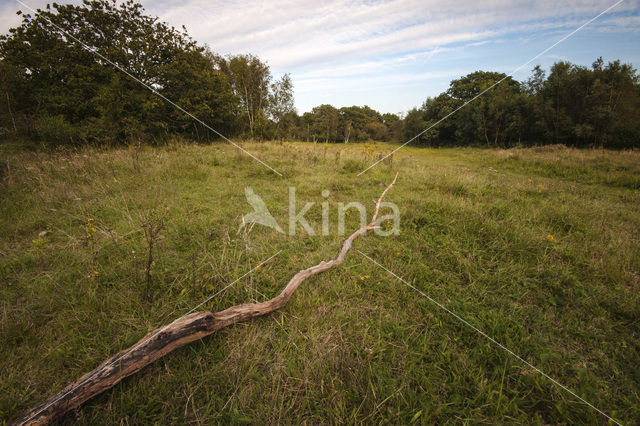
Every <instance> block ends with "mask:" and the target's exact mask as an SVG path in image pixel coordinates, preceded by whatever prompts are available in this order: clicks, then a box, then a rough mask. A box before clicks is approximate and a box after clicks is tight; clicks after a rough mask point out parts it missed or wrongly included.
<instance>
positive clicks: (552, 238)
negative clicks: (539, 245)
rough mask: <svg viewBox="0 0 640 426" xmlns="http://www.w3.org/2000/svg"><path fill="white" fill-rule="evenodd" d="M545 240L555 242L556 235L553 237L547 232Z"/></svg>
mask: <svg viewBox="0 0 640 426" xmlns="http://www.w3.org/2000/svg"><path fill="white" fill-rule="evenodd" d="M547 240H548V241H549V242H551V243H555V242H556V237H554V236H553V235H551V234H547Z"/></svg>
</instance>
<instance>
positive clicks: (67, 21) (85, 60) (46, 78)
mask: <svg viewBox="0 0 640 426" xmlns="http://www.w3.org/2000/svg"><path fill="white" fill-rule="evenodd" d="M60 29H62V30H63V31H64V32H63V31H61V30H60ZM65 33H66V34H72V35H73V37H75V38H77V39H79V40H81V41H82V42H83V43H85V44H86V45H88V46H91V47H92V48H95V49H96V51H98V52H99V53H100V54H101V55H103V56H104V57H106V58H108V59H109V61H111V62H113V63H115V64H117V65H118V66H119V67H120V68H122V69H124V70H126V71H127V72H128V73H130V74H131V75H133V76H134V77H135V79H137V80H140V81H141V82H143V83H144V84H146V85H148V86H150V87H153V88H154V89H155V90H157V91H158V92H159V93H161V94H163V95H166V96H168V97H169V98H170V99H173V100H174V101H177V100H178V99H177V98H178V97H179V96H178V94H179V93H186V92H189V93H192V94H194V95H195V93H196V91H197V90H199V89H200V88H203V87H204V88H206V89H205V91H204V93H202V94H201V98H200V99H199V100H196V101H193V100H192V101H191V103H190V105H189V107H190V108H194V109H196V110H198V112H200V113H205V115H206V117H204V118H205V119H213V118H214V117H224V118H226V117H228V116H229V114H230V113H231V111H232V110H231V109H230V104H231V103H232V102H231V101H232V93H231V91H230V88H229V87H230V86H229V83H228V82H227V81H226V80H225V79H224V78H223V76H222V75H217V74H214V71H215V70H214V68H213V65H212V63H211V61H209V60H207V56H206V55H207V52H206V51H205V49H204V48H203V47H199V46H197V44H196V43H195V42H194V41H193V40H192V39H191V38H190V37H189V36H188V35H187V34H186V32H185V31H184V30H183V31H178V30H176V29H175V28H173V27H169V26H168V25H167V24H165V23H162V22H159V21H158V20H157V18H154V17H150V16H147V15H146V14H145V13H144V9H143V7H142V6H141V5H140V4H138V3H135V2H133V1H132V0H128V1H125V2H123V3H117V2H116V1H115V0H112V1H107V0H92V1H89V0H85V1H84V2H83V3H82V4H81V5H78V6H76V5H71V4H69V5H58V4H55V3H54V4H53V7H52V8H51V7H47V9H45V10H38V11H37V12H35V14H34V15H33V16H31V15H29V14H26V15H23V21H22V24H21V25H20V26H19V27H18V28H13V29H11V30H10V31H9V34H8V35H4V36H2V37H0V63H2V66H3V68H5V69H8V70H11V75H13V76H14V77H15V79H17V81H18V82H19V85H20V92H21V94H20V96H19V97H18V96H16V94H15V93H14V91H12V90H10V89H9V88H8V87H4V89H5V97H7V96H8V97H9V100H10V102H9V105H11V106H12V107H15V108H14V109H15V110H16V112H14V111H13V109H12V113H14V114H17V113H19V114H22V115H24V117H25V118H24V119H22V120H16V123H17V125H18V124H20V125H21V126H22V129H20V130H21V131H23V132H24V133H28V134H33V133H34V132H35V133H39V134H40V136H41V137H43V136H45V135H47V134H51V132H44V130H46V129H50V128H51V127H52V125H54V126H53V127H55V125H56V123H57V124H59V125H60V126H59V127H64V128H68V129H69V132H68V133H69V134H67V135H64V138H61V139H64V140H65V141H70V142H81V141H96V140H97V141H102V142H122V141H126V140H127V139H128V138H130V137H138V136H146V135H150V136H152V137H162V136H163V135H165V134H168V133H169V132H179V131H186V129H187V126H185V120H186V119H185V117H184V116H180V117H178V115H180V114H182V113H179V114H176V112H175V109H174V108H173V107H172V106H170V105H168V104H166V103H165V102H164V101H162V100H161V99H159V98H158V97H157V96H155V95H154V94H153V93H151V91H150V90H149V89H148V88H145V87H144V86H143V85H141V84H140V83H139V82H138V81H136V80H134V79H132V78H130V77H129V76H126V75H125V74H124V73H122V72H121V71H119V70H117V69H116V68H115V67H113V66H112V65H111V64H109V63H107V62H106V61H104V60H102V59H100V58H97V57H96V56H94V55H93V54H92V53H91V52H89V51H87V50H86V49H85V48H83V46H81V45H80V43H78V42H77V41H76V40H74V39H73V38H72V37H69V36H68V35H66V34H65ZM12 78H13V77H12ZM4 80H6V79H4ZM6 84H8V83H5V84H3V86H6ZM178 87H179V88H180V90H176V88H178ZM212 90H213V91H214V92H215V93H213V92H211V91H212ZM182 101H183V102H186V99H184V98H183V99H182ZM196 104H197V105H196ZM204 104H207V105H206V106H205V105H204ZM207 108H208V109H209V111H206V110H207ZM213 111H215V114H213V113H212V112H213ZM206 113H208V114H206ZM214 122H215V120H214ZM3 124H4V123H3ZM215 124H217V125H222V124H223V123H222V121H218V122H216V123H215ZM17 125H16V127H17ZM59 142H61V141H59Z"/></svg>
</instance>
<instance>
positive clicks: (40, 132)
mask: <svg viewBox="0 0 640 426" xmlns="http://www.w3.org/2000/svg"><path fill="white" fill-rule="evenodd" d="M35 130H36V135H37V136H38V139H39V140H40V141H41V142H44V143H45V144H51V145H59V144H72V143H73V142H74V140H76V139H77V131H76V128H75V127H74V126H73V125H72V124H71V123H69V122H68V121H67V120H65V118H64V117H63V116H62V115H55V116H49V115H44V116H42V117H39V118H38V119H37V120H36V123H35Z"/></svg>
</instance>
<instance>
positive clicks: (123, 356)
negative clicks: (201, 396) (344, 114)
mask: <svg viewBox="0 0 640 426" xmlns="http://www.w3.org/2000/svg"><path fill="white" fill-rule="evenodd" d="M397 178H398V174H397V173H396V175H395V177H394V179H393V182H391V184H389V186H387V187H386V189H385V190H384V191H383V192H382V194H381V195H380V198H379V199H378V202H377V203H376V206H375V211H374V213H373V217H372V219H371V222H370V223H369V224H368V225H366V226H363V227H362V228H360V229H358V230H357V231H355V232H354V233H353V234H351V235H350V236H349V237H348V238H347V239H346V240H345V241H344V243H343V244H342V249H341V250H340V252H339V253H338V256H337V257H336V258H335V259H333V260H330V261H328V262H325V261H322V262H320V263H319V264H317V265H315V266H312V267H310V268H307V269H303V270H301V271H300V272H298V273H297V274H295V275H294V276H293V278H291V280H290V281H289V283H288V284H287V285H286V287H285V288H284V289H283V290H282V292H281V293H280V294H278V295H277V296H275V297H274V298H273V299H270V300H267V301H266V302H261V303H247V304H242V305H236V306H232V307H230V308H228V309H225V310H224V311H220V312H215V313H214V312H208V311H205V312H194V313H192V314H187V315H185V316H182V317H180V318H178V319H177V320H175V321H173V322H172V323H171V324H168V325H165V326H163V327H160V328H158V329H156V330H154V331H152V332H150V333H149V334H147V335H146V336H145V337H143V338H142V339H141V340H140V341H138V343H136V344H135V345H133V346H131V347H130V348H128V349H125V350H123V351H122V352H120V353H118V354H116V355H114V356H113V357H111V358H109V359H107V360H106V361H104V362H103V363H102V364H100V366H98V367H97V368H96V369H95V370H93V371H91V372H89V373H87V374H85V375H84V376H82V377H80V378H79V379H78V380H77V381H75V382H73V383H71V384H70V385H69V386H67V387H66V388H64V389H63V390H62V391H60V392H59V393H58V394H57V395H55V396H53V397H51V398H49V399H48V400H46V401H45V402H43V403H42V404H40V405H38V406H37V407H35V408H33V409H31V410H29V411H27V412H26V413H24V414H22V415H21V416H20V417H18V418H16V419H14V421H13V423H12V424H16V425H24V424H30V425H31V424H48V423H51V422H52V421H54V420H55V419H57V418H59V417H60V416H62V415H64V414H65V413H67V412H69V411H70V410H73V409H75V408H77V407H79V406H80V405H82V404H83V403H84V402H86V401H88V400H89V399H91V398H93V397H94V396H96V395H99V394H100V393H102V392H104V391H106V390H107V389H110V388H112V387H113V386H115V385H116V384H117V383H118V382H120V381H121V380H122V379H124V378H125V377H128V376H130V375H132V374H134V373H135V372H137V371H139V370H140V369H142V368H143V367H145V366H146V365H148V364H151V363H152V362H154V361H155V360H157V359H159V358H161V357H163V356H164V355H166V354H168V353H169V352H171V351H173V350H174V349H177V348H179V347H181V346H184V345H186V344H188V343H191V342H193V341H195V340H198V339H202V338H203V337H205V336H208V335H210V334H212V333H215V332H216V331H218V330H220V329H221V328H224V327H226V326H228V325H231V324H234V323H237V322H240V321H246V320H248V319H250V318H254V317H257V316H261V315H265V314H268V313H269V312H273V311H275V310H277V309H280V308H281V307H283V306H284V305H286V304H287V302H288V301H289V299H290V298H291V296H292V295H293V293H294V292H295V291H296V289H297V288H298V286H299V285H300V284H301V283H302V282H303V281H304V280H306V279H307V278H309V277H311V276H313V275H316V274H319V273H321V272H324V271H326V270H328V269H331V268H333V267H334V266H337V265H339V264H341V263H342V262H344V259H345V256H346V254H347V252H348V251H349V249H350V248H351V245H352V243H353V241H354V240H355V239H356V238H357V237H358V236H360V235H362V234H364V233H365V232H367V231H370V230H373V229H375V228H376V227H377V225H376V220H377V218H378V210H379V209H380V203H381V202H382V199H383V198H384V196H385V195H386V193H387V191H389V189H391V187H392V186H393V185H394V184H395V182H396V179H397Z"/></svg>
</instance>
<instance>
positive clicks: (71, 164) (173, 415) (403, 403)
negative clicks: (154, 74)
mask: <svg viewBox="0 0 640 426" xmlns="http://www.w3.org/2000/svg"><path fill="white" fill-rule="evenodd" d="M246 148H247V149H248V150H249V151H250V152H252V153H254V154H255V155H257V156H258V157H259V158H261V159H263V160H265V161H266V162H268V163H269V164H270V165H271V166H273V167H275V169H276V170H278V171H280V172H281V173H282V174H283V175H284V177H282V178H280V177H278V176H276V175H274V174H273V173H271V172H270V171H269V170H268V169H266V168H265V167H263V166H261V165H260V164H259V163H257V162H255V161H254V160H252V159H251V158H249V157H248V156H246V155H243V154H241V153H239V151H238V150H237V149H235V148H234V147H232V146H229V145H222V144H214V145H210V146H199V145H193V144H184V143H180V142H176V143H172V144H170V145H167V146H165V147H158V148H150V147H143V148H142V149H141V150H140V151H139V152H136V151H135V150H134V149H128V148H123V149H118V150H97V149H89V148H87V149H82V150H77V151H60V152H54V153H35V152H25V151H20V150H15V149H10V148H9V147H8V146H3V147H0V149H2V158H3V160H2V164H0V166H2V167H0V170H2V182H1V183H0V195H1V197H0V212H1V214H0V230H1V232H0V341H1V342H2V345H0V371H2V374H1V375H0V420H1V421H3V422H7V421H8V420H9V419H10V418H11V417H12V416H13V415H15V414H17V413H19V412H21V411H23V410H25V409H28V408H30V407H32V406H34V405H36V404H37V403H39V402H41V401H42V400H44V399H45V398H47V397H49V396H51V395H52V394H53V393H55V392H57V391H58V390H60V389H61V388H62V387H64V386H65V385H67V384H68V383H69V382H71V381H73V380H75V379H76V378H78V377H79V376H80V375H82V374H83V373H84V372H86V371H88V370H91V369H93V368H94V367H96V366H97V365H98V364H99V363H100V362H102V361H103V360H104V359H106V358H107V357H109V356H111V355H113V354H114V353H116V352H117V351H119V350H121V349H124V348H126V347H128V346H130V345H131V344H133V343H134V342H136V341H137V340H138V339H139V338H141V337H142V336H143V335H144V334H145V333H147V332H148V331H150V330H152V329H154V328H156V327H158V326H160V325H162V324H166V323H168V322H170V321H171V320H173V319H174V318H177V317H179V316H180V315H182V314H184V313H186V312H187V311H189V310H190V309H191V308H192V307H193V306H195V305H196V304H198V303H199V302H200V301H202V300H204V299H205V298H206V297H208V296H209V295H211V294H212V293H213V292H215V291H217V290H218V289H220V288H222V287H223V286H225V285H226V284H228V283H230V282H231V281H233V280H235V279H236V278H238V277H240V276H241V275H243V274H244V273H245V272H247V271H249V270H250V269H251V268H252V267H254V266H255V265H256V264H258V263H259V262H260V261H262V260H264V259H266V258H268V257H269V256H271V255H272V254H274V253H276V252H277V251H278V250H282V253H281V254H280V255H278V256H277V257H275V258H274V259H273V260H271V261H270V262H269V263H268V264H266V265H264V266H263V267H262V268H260V269H259V270H258V271H256V272H255V273H253V274H251V275H250V276H248V277H246V278H244V279H242V280H240V281H239V282H238V283H237V284H236V285H235V286H234V287H232V288H230V289H229V290H228V291H227V292H226V293H224V294H223V295H221V296H219V297H217V298H216V299H214V300H213V301H212V302H211V303H208V304H207V305H206V306H204V307H203V309H205V308H206V309H210V310H220V309H223V308H225V307H228V306H230V305H234V304H237V303H243V302H248V301H256V300H257V301H262V300H265V298H270V297H272V296H273V295H275V294H277V293H278V292H279V291H280V289H281V288H282V287H283V286H284V285H285V283H286V282H287V281H288V280H289V278H290V277H291V276H292V275H293V274H294V273H295V272H297V271H298V270H300V269H302V268H306V267H308V266H311V265H314V264H316V263H318V262H319V261H321V260H327V259H329V258H333V257H334V256H335V255H336V254H337V252H338V250H339V247H340V245H341V243H342V240H343V238H344V237H341V236H338V235H336V226H337V225H336V224H337V212H336V210H337V203H338V202H345V203H346V202H349V201H361V202H363V203H365V205H366V206H367V208H368V209H369V214H371V213H372V211H373V200H374V199H376V198H377V197H378V195H379V194H380V192H381V191H382V189H383V188H382V187H383V186H384V185H385V184H387V183H388V182H390V180H391V179H392V177H393V174H394V172H395V171H396V170H398V171H399V172H400V177H399V179H398V183H397V185H396V187H394V188H393V189H392V191H391V192H390V193H389V194H388V197H387V200H388V201H393V202H395V203H396V204H397V205H398V206H399V208H400V211H401V233H400V235H398V236H393V237H384V238H383V237H379V236H376V235H374V234H370V235H367V236H364V237H362V238H360V239H358V240H357V241H356V243H355V248H357V249H359V250H361V251H362V252H364V253H366V254H367V255H368V256H371V257H372V258H373V259H375V260H376V261H378V262H380V263H381V264H382V265H384V266H385V267H387V268H389V269H390V270H392V271H394V272H395V273H397V274H399V275H400V276H402V277H403V278H404V279H406V280H407V281H408V282H410V283H411V284H412V285H414V286H416V287H417V288H419V289H421V291H424V292H425V293H426V294H428V295H430V296H431V297H433V298H434V299H436V300H438V301H439V302H440V303H443V304H444V305H445V306H447V307H448V308H449V309H451V310H453V311H454V312H456V313H457V314H459V315H461V316H463V317H464V318H466V319H467V320H469V321H470V322H471V323H473V324H474V325H476V326H477V327H479V328H480V329H482V330H484V331H485V332H487V333H488V334H489V335H490V336H492V337H494V338H495V339H496V340H498V341H499V342H501V343H503V344H505V345H506V346H507V347H509V348H510V349H512V350H514V351H515V352H516V353H518V354H519V355H521V356H523V357H524V358H525V359H526V360H528V361H529V362H530V363H532V364H533V365H535V366H537V367H539V368H540V369H542V370H543V371H544V372H546V373H547V374H549V375H550V376H552V377H554V378H556V379H557V380H558V381H559V382H560V383H562V384H564V385H566V386H567V387H569V388H570V389H572V390H574V391H575V392H576V393H577V394H579V395H581V396H582V397H583V398H585V399H586V400H588V401H590V402H591V403H593V404H594V405H596V406H598V407H599V408H601V409H602V410H603V411H605V412H607V413H608V414H609V415H611V416H612V417H614V418H616V419H618V420H620V421H622V422H623V423H629V424H634V423H638V422H639V421H640V370H639V369H638V368H637V366H638V365H640V333H639V329H640V328H639V323H638V321H639V318H640V291H639V290H640V279H639V276H640V256H639V255H638V253H639V249H640V243H639V241H640V209H639V207H640V193H639V191H638V187H639V186H638V182H640V154H639V153H637V152H608V151H579V150H573V149H566V148H557V147H551V148H532V149H513V150H480V149H471V148H469V149H437V150H436V149H425V148H411V147H407V148H405V149H403V150H401V151H399V152H398V153H396V154H395V155H394V156H393V159H388V160H385V161H384V162H383V163H382V164H379V165H378V166H377V167H375V168H373V169H371V170H370V171H368V172H367V173H365V174H364V175H362V176H360V177H356V174H357V173H358V172H359V171H360V170H362V169H364V168H365V167H367V166H368V165H369V164H371V163H372V162H373V161H376V160H377V159H378V158H380V155H381V153H385V152H389V151H390V150H391V149H392V148H393V147H392V146H390V145H384V144H377V145H373V144H369V145H362V144H356V145H324V144H317V145H314V144H305V143H282V144H279V143H265V144H257V143H256V144H247V145H246ZM246 186H251V187H252V188H253V189H254V191H255V192H256V193H257V194H259V195H260V196H261V197H262V198H263V199H264V200H265V202H266V203H267V205H268V206H269V208H270V210H271V213H272V214H273V215H274V217H275V218H276V219H277V220H278V221H279V223H280V225H281V226H283V225H284V226H283V228H285V229H286V224H287V217H288V216H287V215H288V189H287V188H288V187H290V186H295V187H296V195H297V197H298V198H297V199H298V209H300V208H301V207H302V205H304V203H306V202H308V201H309V202H311V201H313V202H315V203H316V204H315V205H314V207H312V208H311V210H310V211H309V213H308V214H307V215H306V217H307V219H308V221H309V223H310V224H311V225H312V226H313V227H314V228H315V230H316V232H317V233H318V235H317V236H313V237H312V236H308V235H306V234H305V233H304V232H301V229H300V228H298V232H297V233H296V235H295V236H287V235H282V234H280V233H277V232H275V231H273V230H271V229H268V228H265V227H261V226H259V225H256V226H255V227H253V228H252V229H251V231H249V230H248V229H247V228H244V229H243V230H241V231H240V232H238V228H239V225H240V221H241V217H242V215H243V214H245V213H248V212H249V211H250V210H251V208H250V206H249V205H248V204H247V203H246V201H245V195H244V188H245V187H246ZM323 189H328V190H329V191H330V195H329V197H328V198H326V199H325V198H324V197H322V196H321V192H322V190H323ZM323 201H329V203H330V208H331V209H332V210H331V213H330V225H331V227H332V228H331V235H329V236H321V235H320V223H321V208H320V203H322V202H323ZM382 213H384V212H382ZM357 219H358V216H357V214H356V212H355V211H353V212H352V214H351V215H350V216H347V232H349V231H352V230H355V229H356V228H357V227H358V220H357ZM153 224H156V225H162V226H159V228H160V231H159V232H158V235H157V237H156V239H155V240H154V242H155V243H154V247H153V259H154V262H153V263H152V266H151V268H150V270H149V273H150V277H151V281H150V285H148V281H147V266H146V265H147V262H148V239H147V238H146V237H145V236H146V234H145V227H147V228H146V229H149V226H151V225H153ZM65 421H66V422H79V423H82V424H94V423H100V424H102V423H119V422H123V423H147V422H154V423H187V422H190V423H225V424H226V423H233V424H242V423H256V424H261V423H280V422H282V423H412V422H413V423H417V424H430V423H492V424H493V423H520V424H531V423H536V424H546V423H570V424H573V423H600V424H601V423H603V418H602V416H600V415H599V414H598V413H597V412H595V411H594V410H592V409H591V408H589V407H587V406H585V405H584V404H582V403H580V402H578V401H576V400H575V398H573V397H572V396H571V395H569V394H568V393H566V392H565V391H563V390H561V389H559V388H557V387H556V386H555V385H553V384H552V383H550V382H549V381H548V380H547V379H545V378H543V377H541V376H540V375H538V374H536V373H535V372H533V371H531V369H529V368H527V367H526V366H524V365H523V364H521V363H520V362H518V361H517V360H515V359H514V358H512V357H510V356H508V355H507V354H506V353H504V352H502V351H501V350H499V349H497V348H496V347H495V346H493V345H492V344H490V343H489V342H488V341H487V340H486V339H484V338H483V337H481V336H479V335H478V334H477V333H475V332H473V331H472V330H470V329H469V328H466V327H464V326H463V325H462V324H460V323H459V322H457V321H456V320H455V319H453V318H452V317H451V316H449V315H448V314H446V313H445V312H443V311H442V310H440V309H439V308H438V307H436V306H435V305H433V304H432V303H431V302H429V301H428V300H427V299H425V298H423V297H421V296H419V295H418V294H417V293H415V292H414V291H412V290H411V289H409V288H408V287H406V286H405V285H404V284H402V283H401V282H400V281H398V280H396V279H394V278H393V277H391V276H390V275H389V274H387V273H386V272H384V271H383V270H382V269H380V268H379V267H377V266H375V265H374V264H372V263H371V262H370V261H368V260H367V259H365V258H364V257H363V256H361V255H360V254H358V252H357V251H355V250H353V251H351V252H350V253H349V255H348V257H347V261H346V262H345V263H344V264H343V265H341V266H340V267H338V268H335V269H332V270H330V271H328V272H327V273H324V274H322V275H319V276H317V277H314V278H312V279H310V280H309V281H307V282H305V283H304V284H303V285H302V286H301V287H300V288H299V289H298V291H297V292H296V294H295V295H294V297H293V298H292V300H291V301H290V302H289V304H288V305H287V306H286V307H285V308H284V309H282V310H281V311H279V312H276V313H274V314H272V315H269V316H267V317H264V318H260V319H257V320H254V321H250V322H247V323H242V324H237V325H235V326H233V327H229V328H227V329H224V330H222V331H220V332H218V333H216V334H215V335H213V336H211V337H209V338H206V339H204V340H202V341H199V342H197V343H194V344H191V345H189V346H187V347H184V348H181V349H179V350H177V351H175V352H173V353H171V354H169V355H168V356H166V357H164V358H163V359H161V360H160V361H158V362H156V363H155V364H153V365H151V366H149V367H147V368H145V369H144V370H143V371H141V372H140V373H138V374H136V375H134V376H132V377H130V378H128V379H126V380H124V381H123V382H122V383H120V384H119V385H117V386H116V387H115V388H114V389H112V390H110V391H107V392H105V393H104V394H102V395H101V396H99V397H97V398H95V399H93V400H91V401H89V402H88V403H87V404H86V405H85V406H84V407H82V408H80V409H79V410H77V411H75V412H74V413H72V414H70V415H69V416H68V417H67V418H66V419H65Z"/></svg>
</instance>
